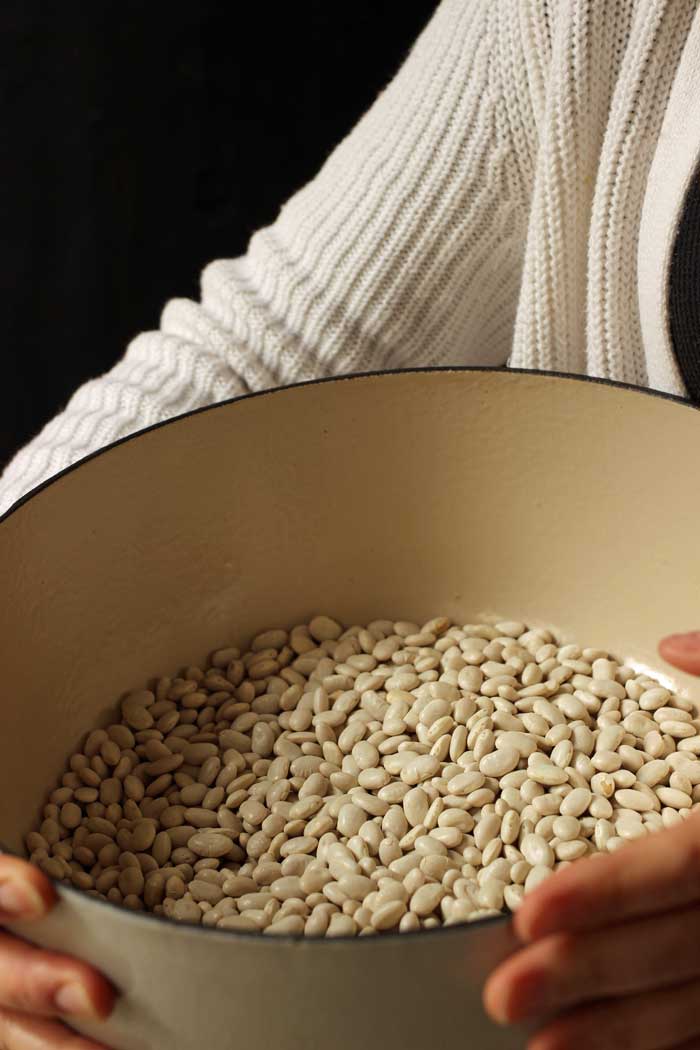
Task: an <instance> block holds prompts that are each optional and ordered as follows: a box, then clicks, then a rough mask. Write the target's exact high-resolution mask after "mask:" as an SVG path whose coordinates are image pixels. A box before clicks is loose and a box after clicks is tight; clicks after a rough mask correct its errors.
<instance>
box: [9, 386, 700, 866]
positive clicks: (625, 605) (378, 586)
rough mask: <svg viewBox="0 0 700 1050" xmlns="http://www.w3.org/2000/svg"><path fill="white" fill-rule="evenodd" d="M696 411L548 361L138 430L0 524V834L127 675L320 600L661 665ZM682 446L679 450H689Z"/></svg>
mask: <svg viewBox="0 0 700 1050" xmlns="http://www.w3.org/2000/svg"><path fill="white" fill-rule="evenodd" d="M698 447H700V413H699V412H697V411H695V410H694V409H692V408H690V407H688V406H685V405H682V404H679V403H676V402H673V401H671V400H669V399H665V398H661V397H653V396H649V395H645V394H642V393H639V392H635V391H632V390H629V389H623V388H619V387H613V386H608V385H602V384H598V383H592V382H585V381H578V380H573V379H565V378H558V377H554V376H544V375H532V374H522V373H503V372H487V371H483V372H482V371H435V372H420V373H396V374H384V375H373V376H366V377H355V378H350V379H341V380H336V381H331V382H322V383H316V384H310V385H305V386H300V387H295V388H289V389H285V390H281V391H275V392H272V393H268V394H263V395H257V396H253V397H250V398H246V399H242V400H239V401H236V402H232V403H227V404H223V405H221V406H216V407H213V408H211V409H207V410H205V411H202V412H198V413H195V414H193V415H190V416H187V417H182V418H180V419H178V420H176V421H173V422H171V423H169V424H167V425H164V426H159V427H156V428H154V429H151V430H149V431H147V432H144V433H142V434H141V435H139V436H137V437H135V438H133V439H130V440H127V441H125V442H123V443H121V444H118V445H117V446H114V447H112V448H110V449H108V450H106V451H104V452H101V453H99V454H98V455H96V456H94V457H93V458H91V459H89V460H88V461H85V462H84V463H82V464H81V465H80V466H78V468H77V469H73V470H70V471H69V472H67V473H65V474H64V475H62V476H61V477H60V478H59V479H58V480H56V481H54V482H52V483H50V484H49V485H47V486H46V487H44V488H43V489H42V490H41V491H39V492H38V493H36V494H35V495H34V496H32V497H31V498H30V499H28V500H27V501H26V502H24V503H23V504H22V505H20V506H19V507H18V508H16V509H15V510H14V511H13V512H11V513H10V514H9V515H8V516H7V517H6V518H5V520H4V521H3V522H2V523H1V524H0V576H1V578H2V580H3V589H2V594H1V595H0V638H2V654H3V662H2V668H3V686H4V699H3V705H2V710H3V732H2V735H1V737H0V792H1V793H2V798H3V806H2V816H1V818H0V839H1V840H2V841H3V842H5V843H6V844H7V845H8V846H9V847H10V848H12V849H15V850H18V849H20V847H21V839H22V835H23V833H24V832H25V831H26V830H27V829H28V828H29V827H30V825H31V824H32V822H33V821H34V819H35V817H36V815H37V812H38V809H39V807H40V806H41V805H42V803H43V801H44V796H45V792H46V789H47V788H49V787H50V786H52V785H53V784H54V782H55V780H56V777H57V776H58V775H59V774H60V773H61V772H62V771H63V769H64V763H65V760H66V758H67V756H68V755H69V754H70V753H72V751H73V750H75V749H76V748H77V747H78V745H79V743H80V741H81V739H82V736H83V734H84V733H85V731H87V730H88V729H90V728H93V727H95V726H97V725H103V724H108V722H109V720H110V717H111V716H113V715H114V713H115V712H116V704H117V701H118V699H119V697H120V696H121V695H122V694H123V693H124V692H126V691H128V690H130V689H134V688H140V687H142V686H143V685H144V683H145V682H146V681H149V680H151V679H152V678H153V677H155V676H157V675H160V674H172V673H174V672H175V671H177V670H179V669H180V668H182V667H184V666H185V665H187V664H197V663H198V662H200V661H202V660H203V658H204V657H205V655H206V654H207V653H208V652H209V651H210V650H212V649H214V648H218V647H220V646H223V645H225V644H240V643H244V642H245V641H246V640H248V639H249V638H250V637H251V636H252V635H253V634H254V633H256V632H257V631H259V630H261V629H263V628H266V627H273V626H291V625H293V624H294V623H297V622H300V621H302V620H304V619H306V618H309V617H310V616H312V615H313V614H314V613H316V612H321V611H323V612H328V613H329V614H331V615H333V616H335V617H337V618H339V619H341V620H342V621H344V622H345V623H346V624H353V623H363V622H367V621H368V620H371V619H375V618H378V617H390V618H399V617H400V618H408V619H414V620H416V621H418V622H421V621H423V620H425V619H428V618H429V617H431V616H434V615H437V614H445V615H449V616H452V617H454V618H455V619H456V620H458V621H460V622H462V623H464V622H468V621H470V620H473V619H474V618H475V617H476V616H478V614H479V613H482V612H487V613H490V612H493V613H499V614H500V615H502V616H504V617H507V618H510V619H513V618H517V619H523V620H525V621H527V622H529V623H531V624H545V625H549V626H554V627H555V628H556V629H557V630H558V632H560V634H561V637H562V638H563V639H565V640H577V641H580V642H581V643H582V644H585V645H592V646H601V647H604V648H609V649H610V650H611V651H613V652H614V653H615V654H616V655H618V656H619V657H622V658H624V659H626V660H629V661H632V662H634V663H635V665H641V666H645V667H650V668H653V669H656V670H658V671H660V672H661V673H662V674H663V675H665V680H668V681H671V682H673V683H674V684H675V686H676V687H677V688H679V689H681V690H683V691H684V692H685V693H686V695H690V696H694V697H696V698H697V697H698V696H700V692H699V691H698V687H697V685H695V686H694V685H693V683H692V682H691V680H690V679H687V678H684V676H682V675H678V674H675V673H673V674H671V673H670V671H669V669H668V668H663V667H662V665H661V661H660V660H659V658H658V657H657V656H656V643H657V640H658V639H659V638H660V637H661V636H662V635H664V634H666V633H669V632H670V631H673V630H680V629H685V628H689V627H692V626H693V624H696V625H697V622H698V620H700V558H699V557H698V553H697V550H698V548H697V523H698V521H699V520H700V486H698V485H697V484H695V483H694V482H693V480H692V467H693V464H694V463H695V461H696V459H697V455H696V452H695V451H694V449H695V450H697V448H698ZM689 465H690V471H689Z"/></svg>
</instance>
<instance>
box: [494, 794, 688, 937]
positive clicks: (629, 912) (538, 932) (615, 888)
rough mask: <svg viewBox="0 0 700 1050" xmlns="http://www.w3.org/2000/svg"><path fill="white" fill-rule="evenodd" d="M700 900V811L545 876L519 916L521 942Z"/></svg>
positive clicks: (594, 927)
mask: <svg viewBox="0 0 700 1050" xmlns="http://www.w3.org/2000/svg"><path fill="white" fill-rule="evenodd" d="M698 899H700V813H695V814H693V816H692V817H690V818H689V819H688V820H686V821H684V822H683V823H682V824H680V825H678V826H677V827H674V828H671V829H669V830H668V831H662V832H659V833H658V834H656V835H650V836H648V837H645V838H644V839H637V840H636V841H635V842H632V843H630V844H629V845H627V846H625V847H624V848H623V849H620V850H617V851H616V852H615V853H610V854H607V855H606V856H599V857H596V858H594V859H588V860H582V861H577V862H576V863H575V864H572V865H571V866H570V867H568V868H564V869H563V870H562V871H559V872H557V873H556V874H555V875H553V876H552V877H551V878H550V879H546V880H545V882H543V883H542V884H541V885H540V886H539V887H538V888H537V889H536V890H534V891H533V893H532V894H530V895H529V896H527V897H526V898H525V900H524V901H523V903H522V905H521V906H520V908H519V909H518V911H517V913H516V915H515V920H514V923H515V931H516V933H517V935H518V937H520V939H521V940H523V941H532V940H536V939H537V938H539V937H545V936H547V935H548V934H552V933H578V932H583V931H585V930H593V929H597V928H602V927H604V926H606V925H608V924H609V923H611V922H613V923H620V922H624V921H625V920H627V919H632V918H635V917H638V916H642V915H647V914H653V913H657V912H662V911H670V910H673V909H676V908H682V907H684V906H686V905H688V904H690V903H692V902H693V901H695V900H698Z"/></svg>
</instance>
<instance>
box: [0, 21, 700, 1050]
mask: <svg viewBox="0 0 700 1050" xmlns="http://www.w3.org/2000/svg"><path fill="white" fill-rule="evenodd" d="M699 98H700V8H699V5H698V2H697V0H655V2H654V3H653V4H652V3H649V2H648V0H566V2H561V3H560V2H557V0H495V2H493V0H442V2H441V3H440V4H439V5H438V6H437V9H436V11H435V13H434V15H433V17H432V18H431V20H430V22H429V24H428V25H427V26H426V28H425V30H424V31H423V32H422V33H421V35H420V36H419V38H418V40H417V41H416V43H415V45H414V47H413V49H412V51H411V53H410V55H409V56H408V57H407V59H406V61H405V63H404V64H403V66H402V67H401V69H400V70H399V72H398V74H397V75H396V77H395V78H394V79H393V80H392V82H391V83H390V84H389V86H388V87H387V88H386V89H385V90H384V91H383V92H382V94H381V95H380V96H379V98H378V99H377V101H376V102H375V104H374V105H373V106H372V108H371V109H370V110H369V111H368V112H367V113H366V114H365V116H364V117H363V118H362V119H361V120H360V122H359V124H358V125H357V126H356V127H355V128H354V130H353V131H352V132H351V134H350V135H349V136H348V137H347V138H346V139H345V140H344V141H343V142H341V144H340V145H339V146H338V147H337V149H336V150H335V151H334V152H333V154H332V155H331V156H330V157H329V158H328V160H327V161H326V163H325V164H324V166H323V168H322V169H321V171H320V172H319V174H318V175H317V177H316V178H315V179H313V180H312V181H311V182H310V183H309V184H308V185H307V186H305V187H304V188H302V189H301V190H300V191H299V192H298V193H297V194H295V196H293V197H292V198H291V200H290V201H289V202H288V203H287V204H286V205H285V206H284V207H283V208H282V210H281V212H280V215H279V217H278V219H277V221H276V222H275V223H274V224H273V225H272V226H270V227H269V228H266V229H263V230H261V231H259V232H258V233H256V234H255V235H254V236H253V238H252V239H251V242H250V245H249V249H248V252H247V254H246V255H245V256H244V257H242V258H238V259H233V260H223V261H221V260H220V261H217V262H214V263H212V264H210V265H209V266H208V267H207V268H206V269H205V271H204V274H203V277H202V291H201V301H200V302H199V303H197V304H195V303H193V302H189V301H182V300H178V301H174V302H171V303H169V304H168V305H167V306H166V308H165V310H164V313H163V316H162V320H161V326H160V330H159V331H157V332H151V333H147V334H144V335H141V336H139V337H137V338H136V339H135V340H134V341H133V343H132V344H131V345H130V347H129V348H128V350H127V353H126V355H125V357H124V358H123V360H122V361H121V362H120V363H119V364H117V366H116V367H115V368H114V369H113V370H112V371H111V372H110V373H108V374H107V375H105V376H102V377H100V378H97V379H94V380H92V381H90V382H88V383H87V384H86V385H85V386H83V387H82V388H81V389H80V390H78V391H77V393H76V394H75V395H74V396H73V398H72V399H71V400H70V402H69V404H68V405H67V407H66V408H65V411H63V412H62V413H61V414H60V415H59V416H58V417H57V418H56V419H54V420H53V421H52V422H50V423H49V424H48V425H47V426H46V427H45V428H44V430H43V431H42V432H41V433H40V434H39V435H38V436H37V437H36V438H35V439H34V440H33V441H32V442H30V444H29V445H28V446H27V447H26V448H24V449H23V450H22V451H20V452H19V454H18V455H17V456H16V457H15V458H14V460H13V461H12V462H11V463H10V465H9V466H8V468H7V469H6V471H5V472H4V474H3V476H2V481H1V483H0V507H1V508H2V509H8V508H9V507H11V506H12V505H13V504H14V502H15V501H16V500H17V499H19V498H20V497H21V496H22V495H24V494H25V493H27V492H28V491H30V490H31V489H32V488H33V487H35V486H37V485H38V484H40V483H41V482H42V481H43V480H45V479H46V478H47V477H49V476H51V475H52V474H55V473H56V472H57V471H60V470H62V469H63V468H65V467H67V466H68V465H69V464H71V463H72V462H75V461H76V460H78V459H80V458H82V457H83V456H85V455H87V454H88V453H90V452H91V451H93V450H95V449H97V448H99V447H101V446H104V445H106V444H108V443H110V442H112V441H115V440H117V439H118V438H121V437H124V436H126V435H127V434H130V433H132V432H134V431H136V430H138V429H141V428H143V427H147V426H149V425H151V424H153V423H156V422H158V421H160V420H163V419H167V418H170V417H172V416H175V415H177V414H179V413H182V412H185V411H187V410H191V409H194V408H197V407H200V406H203V405H207V404H210V403H213V402H216V401H220V400H223V399H225V398H229V397H233V396H235V395H238V394H245V393H247V392H249V391H251V390H256V389H260V388H263V387H271V386H278V385H283V384H288V383H291V382H295V381H299V380H305V379H314V378H318V377H325V376H330V375H334V374H338V373H342V372H352V371H363V370H375V369H383V368H392V367H412V366H417V365H470V364H478V365H488V366H493V367H501V366H505V365H509V366H512V367H524V368H532V369H537V370H554V371H559V372H568V373H578V374H586V375H589V376H595V377H601V378H605V379H609V380H618V381H622V382H625V383H629V384H634V385H637V386H644V387H651V388H654V389H657V390H661V391H664V392H666V393H671V394H676V395H679V396H683V397H693V398H695V399H700V353H699V352H698V327H697V324H698V323H700V314H699V311H698V307H697V305H696V298H697V297H696V295H695V288H694V285H693V274H694V273H696V272H697V271H696V268H695V267H696V264H697V253H698V251H700V248H699V247H698V246H699V245H700V238H698V237H697V235H696V234H697V230H698V229H699V228H700V193H698V192H697V180H696V179H695V174H696V170H697V169H698V157H699V156H700V119H698V102H697V100H698V99H699ZM222 133H223V132H222ZM699 612H700V610H699ZM679 626H683V625H679ZM661 655H662V656H663V657H664V658H665V659H666V660H668V661H669V662H670V663H672V664H674V665H675V666H676V667H679V668H681V669H684V670H686V671H688V672H689V673H694V674H699V675H700V633H697V632H696V633H692V632H691V633H689V634H685V635H678V636H674V637H673V638H671V639H667V640H665V642H664V643H663V644H662V646H661ZM642 851H643V852H642ZM53 901H54V891H53V889H52V887H51V885H50V884H49V883H48V881H47V880H46V879H45V878H44V877H43V876H42V875H41V873H39V872H38V871H36V870H34V869H32V868H31V867H30V866H28V865H26V864H24V863H23V862H22V861H20V860H17V859H14V858H8V857H5V858H0V923H2V922H3V921H4V922H6V923H7V922H9V921H11V920H13V919H16V918H18V917H23V918H25V919H33V918H38V917H40V916H41V915H43V914H44V913H45V912H46V910H47V909H48V908H50V907H51V905H52V903H53ZM514 921H515V929H516V932H517V934H518V936H519V937H520V939H521V941H522V948H521V950H519V951H518V952H516V953H515V954H514V955H513V956H512V957H511V958H510V959H509V960H508V961H507V962H506V963H504V964H503V965H502V966H501V967H500V968H499V969H498V970H497V971H496V972H495V973H494V974H493V975H492V976H491V978H490V980H489V981H488V983H487V986H486V989H485V993H484V996H485V1004H486V1007H487V1009H488V1011H489V1012H490V1013H491V1015H492V1016H493V1017H494V1018H495V1019H496V1020H498V1021H499V1022H502V1023H510V1022H513V1021H519V1020H528V1021H530V1022H534V1023H535V1026H536V1024H537V1022H538V1020H539V1021H540V1023H541V1025H542V1024H543V1025H544V1027H542V1026H541V1027H540V1030H539V1031H538V1032H537V1033H536V1034H535V1035H533V1036H532V1038H531V1040H530V1043H529V1047H530V1050H564V1048H572V1047H576V1048H578V1047H583V1046H585V1047H591V1048H592V1047H596V1048H600V1050H603V1048H608V1047H609V1048H611V1050H612V1048H613V1047H614V1048H615V1050H619V1047H622V1046H624V1047H626V1048H629V1050H660V1048H662V1047H663V1048H669V1050H671V1048H674V1050H691V1048H694V1047H700V1013H699V1012H698V1011H697V1006H696V1004H697V1000H698V994H699V992H700V950H699V949H698V947H697V943H698V940H697V937H696V933H697V932H698V931H699V930H700V816H696V815H693V816H691V818H690V819H689V820H687V821H685V822H683V823H682V824H681V825H680V826H678V827H676V828H673V829H670V830H667V831H663V832H661V833H659V834H658V835H656V836H654V837H653V838H652V839H650V840H649V841H647V842H644V843H641V844H639V843H635V844H632V845H629V846H626V847H625V848H624V849H622V850H620V851H618V852H616V853H614V854H610V855H607V856H605V857H602V858H595V859H594V860H583V861H581V862H579V863H576V864H574V865H571V866H570V867H568V868H566V869H563V870H562V871H560V872H557V873H556V874H555V876H554V877H553V878H551V879H550V880H548V881H546V882H545V883H544V884H543V885H542V886H540V887H539V888H538V890H536V891H535V892H534V893H533V894H532V895H531V896H530V897H528V898H527V899H526V901H525V903H524V904H523V906H522V908H521V909H520V910H519V911H518V913H517V915H516V917H515V920H514ZM652 945H653V950H649V949H650V946H652ZM114 996H115V992H114V990H112V989H111V988H110V987H109V985H108V984H107V982H106V981H104V979H103V978H101V977H100V976H99V975H97V974H95V973H93V972H92V971H90V970H89V969H88V968H87V967H86V966H85V965H84V964H83V963H81V962H80V961H77V960H72V959H67V958H63V957H61V956H60V955H54V954H49V953H45V952H41V951H38V950H36V949H34V948H32V947H30V946H28V945H26V944H24V943H20V942H19V941H16V940H13V939H12V938H11V937H10V936H9V935H7V934H0V1004H1V1006H0V1044H1V1045H2V1046H3V1047H4V1048H5V1050H30V1048H34V1047H36V1046H39V1045H40V1046H42V1047H52V1048H62V1050H94V1044H93V1043H92V1042H91V1041H89V1040H85V1039H82V1038H79V1037H77V1036H76V1035H75V1034H73V1033H72V1032H70V1031H69V1030H68V1029H67V1028H64V1027H62V1026H61V1024H60V1022H58V1021H57V1020H56V1018H65V1019H68V1020H70V1018H79V1017H86V1016H91V1017H105V1016H106V1015H107V1014H108V1013H109V1011H110V1010H111V1008H112V1006H113V1004H114ZM592 997H595V999H594V1001H591V999H592ZM547 1018H554V1020H552V1021H546V1019H547ZM543 1019H545V1020H543Z"/></svg>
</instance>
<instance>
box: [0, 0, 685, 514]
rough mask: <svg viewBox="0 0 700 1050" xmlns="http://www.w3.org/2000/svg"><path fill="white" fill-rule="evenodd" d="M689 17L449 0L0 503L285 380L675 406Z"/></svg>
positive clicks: (36, 448)
mask: <svg viewBox="0 0 700 1050" xmlns="http://www.w3.org/2000/svg"><path fill="white" fill-rule="evenodd" d="M697 8H698V3H697V0H443V2H442V3H441V4H440V6H439V7H438V9H437V11H436V13H435V15H434V16H433V18H432V20H431V21H430V23H429V24H428V26H427V27H426V29H425V30H424V32H423V33H422V34H421V36H420V37H419V39H418V40H417V42H416V44H415V46H414V48H413V50H412V52H411V54H410V55H409V57H408V58H407V60H406V62H405V63H404V65H403V67H402V68H401V70H400V71H399V73H398V75H397V76H396V77H395V79H394V80H393V81H392V83H391V84H390V85H389V86H388V88H387V89H386V90H385V91H384V92H383V93H382V94H381V95H380V97H379V98H378V99H377V101H376V102H375V104H374V106H373V107H372V108H371V109H370V111H369V112H368V113H367V114H366V115H365V116H364V117H363V119H362V120H361V121H360V122H359V124H358V125H357V127H356V128H355V129H354V130H353V131H352V133H351V134H350V135H349V136H348V137H347V138H346V139H345V141H343V142H342V143H341V144H340V145H339V146H338V148H337V149H336V150H335V152H334V153H333V154H332V156H331V157H330V158H329V159H328V161H327V162H326V164H325V165H324V167H323V169H322V170H321V172H320V173H319V174H318V176H317V177H316V178H315V179H314V180H313V181H312V182H311V183H309V184H308V185H307V186H306V187H304V188H303V189H302V190H301V191H300V192H299V193H297V194H296V195H295V196H294V197H292V199H291V200H290V201H289V202H288V203H287V204H286V205H285V206H284V207H283V208H282V211H281V213H280V215H279V218H278V219H277V221H276V222H275V223H274V225H273V226H271V227H269V228H267V229H263V230H261V231H259V232H258V233H256V234H255V236H254V237H253V238H252V240H251V242H250V245H249V249H248V252H247V254H246V255H245V256H243V257H242V258H238V259H226V260H220V261H218V262H213V263H212V264H211V265H210V266H208V267H207V269H206V270H205V271H204V274H203V277H202V291H201V302H200V303H193V302H189V301H185V300H175V301H173V302H170V303H169V304H168V305H167V306H166V307H165V310H164V313H163V317H162V322H161V327H160V330H159V331H157V332H149V333H147V334H144V335H140V336H139V337H138V338H136V339H135V340H134V341H133V342H132V343H131V345H130V346H129V348H128V350H127V353H126V356H125V357H124V358H123V360H122V361H121V362H120V363H119V364H118V365H117V366H116V367H115V368H114V369H113V370H112V371H111V372H110V373H108V374H107V375H104V376H102V377H101V378H98V379H93V380H92V381H90V382H88V383H87V384H85V386H83V387H82V388H81V389H79V390H78V391H77V393H76V394H75V395H74V396H73V398H72V399H71V401H70V403H69V404H68V406H67V408H66V409H65V411H64V412H62V413H61V414H60V415H59V416H58V417H57V418H55V419H54V420H53V421H52V422H50V423H49V424H48V425H47V426H46V427H45V428H44V430H43V431H42V432H41V433H40V434H39V435H38V437H36V438H35V439H34V440H33V441H32V442H31V443H30V444H29V445H28V446H27V447H26V448H25V449H23V450H22V451H21V452H20V453H19V454H18V455H17V456H16V457H15V459H14V461H13V462H12V463H11V464H10V466H9V467H8V469H7V470H6V472H5V474H4V476H3V478H2V482H1V487H0V509H5V508H7V507H8V506H10V505H11V504H12V503H13V502H14V501H15V500H16V499H18V498H19V497H20V496H21V495H22V494H24V493H25V492H27V491H28V490H30V489H31V488H33V487H34V486H36V485H37V484H39V483H40V482H41V481H43V480H44V479H45V478H47V477H48V476H50V475H52V474H54V473H55V472H57V471H59V470H61V469H62V468H64V467H66V466H68V465H69V464H70V463H72V462H74V461H76V460H77V459H79V458H81V457H83V456H85V455H86V454H87V453H89V452H91V451H93V450H94V449H96V448H99V447H101V446H103V445H105V444H107V443H109V442H111V441H114V440H115V439H116V438H119V437H123V436H125V435H127V434H129V433H132V432H133V431H135V430H138V429H141V428H143V427H145V426H148V425H149V424H152V423H155V422H156V421H159V420H163V419H167V418H170V417H172V416H175V415H177V414H179V413H182V412H184V411H187V410H189V409H192V408H195V407H198V406H201V405H206V404H210V403H212V402H215V401H220V400H223V399H225V398H229V397H232V396H234V395H236V394H241V393H245V392H247V391H250V390H256V389H260V388H264V387H272V386H277V385H280V384H285V383H289V382H291V381H294V380H300V379H310V378H313V377H319V376H329V375H333V374H337V373H343V372H353V371H364V370H373V369H379V368H386V367H403V366H412V365H447V364H462V365H465V364H480V365H503V364H505V363H510V364H512V365H514V366H523V367H531V368H537V369H547V370H550V369H553V370H557V371H564V372H576V373H588V374H590V375H595V376H602V377H608V378H612V379H619V380H625V381H627V382H630V383H635V384H640V385H651V386H654V387H656V388H659V389H663V390H667V391H671V392H676V393H682V392H683V385H682V382H681V378H680V375H679V372H678V369H677V367H676V364H675V360H674V357H673V353H672V351H671V347H670V345H669V340H668V335H667V325H666V317H665V302H666V298H665V294H664V290H665V281H666V279H667V274H668V264H669V257H670V251H671V246H672V243H673V236H672V234H673V228H674V223H675V221H676V218H677V215H678V211H679V209H680V207H681V202H682V199H683V194H684V191H685V188H686V186H687V183H688V179H689V178H690V176H691V173H692V171H693V168H694V165H695V162H696V160H697V155H698V147H699V146H700V113H698V110H699V109H700V101H698V100H700V11H698V10H697ZM693 99H694V100H695V101H694V104H693ZM689 108H690V110H691V119H689V118H688V110H689ZM642 322H643V323H642Z"/></svg>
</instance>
